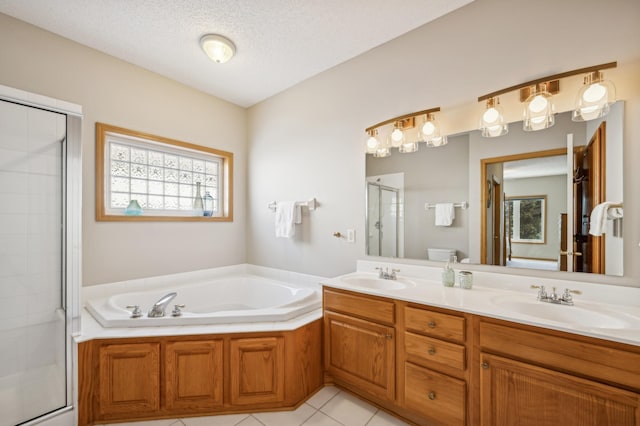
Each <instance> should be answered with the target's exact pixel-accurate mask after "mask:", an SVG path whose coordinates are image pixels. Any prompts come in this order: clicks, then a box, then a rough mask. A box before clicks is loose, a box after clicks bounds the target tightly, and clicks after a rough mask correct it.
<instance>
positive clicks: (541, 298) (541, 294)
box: [531, 285, 547, 300]
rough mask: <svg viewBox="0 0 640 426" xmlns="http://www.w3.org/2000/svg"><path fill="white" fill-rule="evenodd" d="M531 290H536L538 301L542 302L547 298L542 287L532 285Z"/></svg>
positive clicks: (545, 291)
mask: <svg viewBox="0 0 640 426" xmlns="http://www.w3.org/2000/svg"><path fill="white" fill-rule="evenodd" d="M531 288H535V289H538V300H543V299H546V298H547V290H546V289H545V288H544V286H543V285H532V286H531Z"/></svg>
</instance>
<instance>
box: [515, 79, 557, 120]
mask: <svg viewBox="0 0 640 426" xmlns="http://www.w3.org/2000/svg"><path fill="white" fill-rule="evenodd" d="M559 90H560V80H553V81H550V82H544V83H538V84H535V85H533V86H530V87H525V88H522V89H520V101H523V102H524V103H525V107H524V112H523V115H524V117H523V122H522V128H523V129H524V130H525V131H527V132H531V131H536V130H542V129H548V128H549V127H551V126H553V125H554V124H555V107H554V105H553V102H552V99H551V98H552V94H556V93H558V92H559Z"/></svg>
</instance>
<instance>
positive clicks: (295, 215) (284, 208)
mask: <svg viewBox="0 0 640 426" xmlns="http://www.w3.org/2000/svg"><path fill="white" fill-rule="evenodd" d="M300 222H301V209H300V206H296V202H295V201H279V202H278V203H276V220H275V225H276V237H277V238H293V236H294V235H295V234H296V228H295V225H296V223H300Z"/></svg>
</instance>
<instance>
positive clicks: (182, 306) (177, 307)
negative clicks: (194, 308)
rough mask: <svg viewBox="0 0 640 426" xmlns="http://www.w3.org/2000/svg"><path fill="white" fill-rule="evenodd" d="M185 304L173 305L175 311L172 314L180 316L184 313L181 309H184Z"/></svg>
mask: <svg viewBox="0 0 640 426" xmlns="http://www.w3.org/2000/svg"><path fill="white" fill-rule="evenodd" d="M184 307H185V305H173V311H171V316H173V317H179V316H180V315H182V311H181V309H183V308H184Z"/></svg>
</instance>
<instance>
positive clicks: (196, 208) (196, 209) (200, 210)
mask: <svg viewBox="0 0 640 426" xmlns="http://www.w3.org/2000/svg"><path fill="white" fill-rule="evenodd" d="M203 214H204V205H203V203H202V194H201V192H200V182H196V195H195V197H193V215H194V216H202V215H203Z"/></svg>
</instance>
